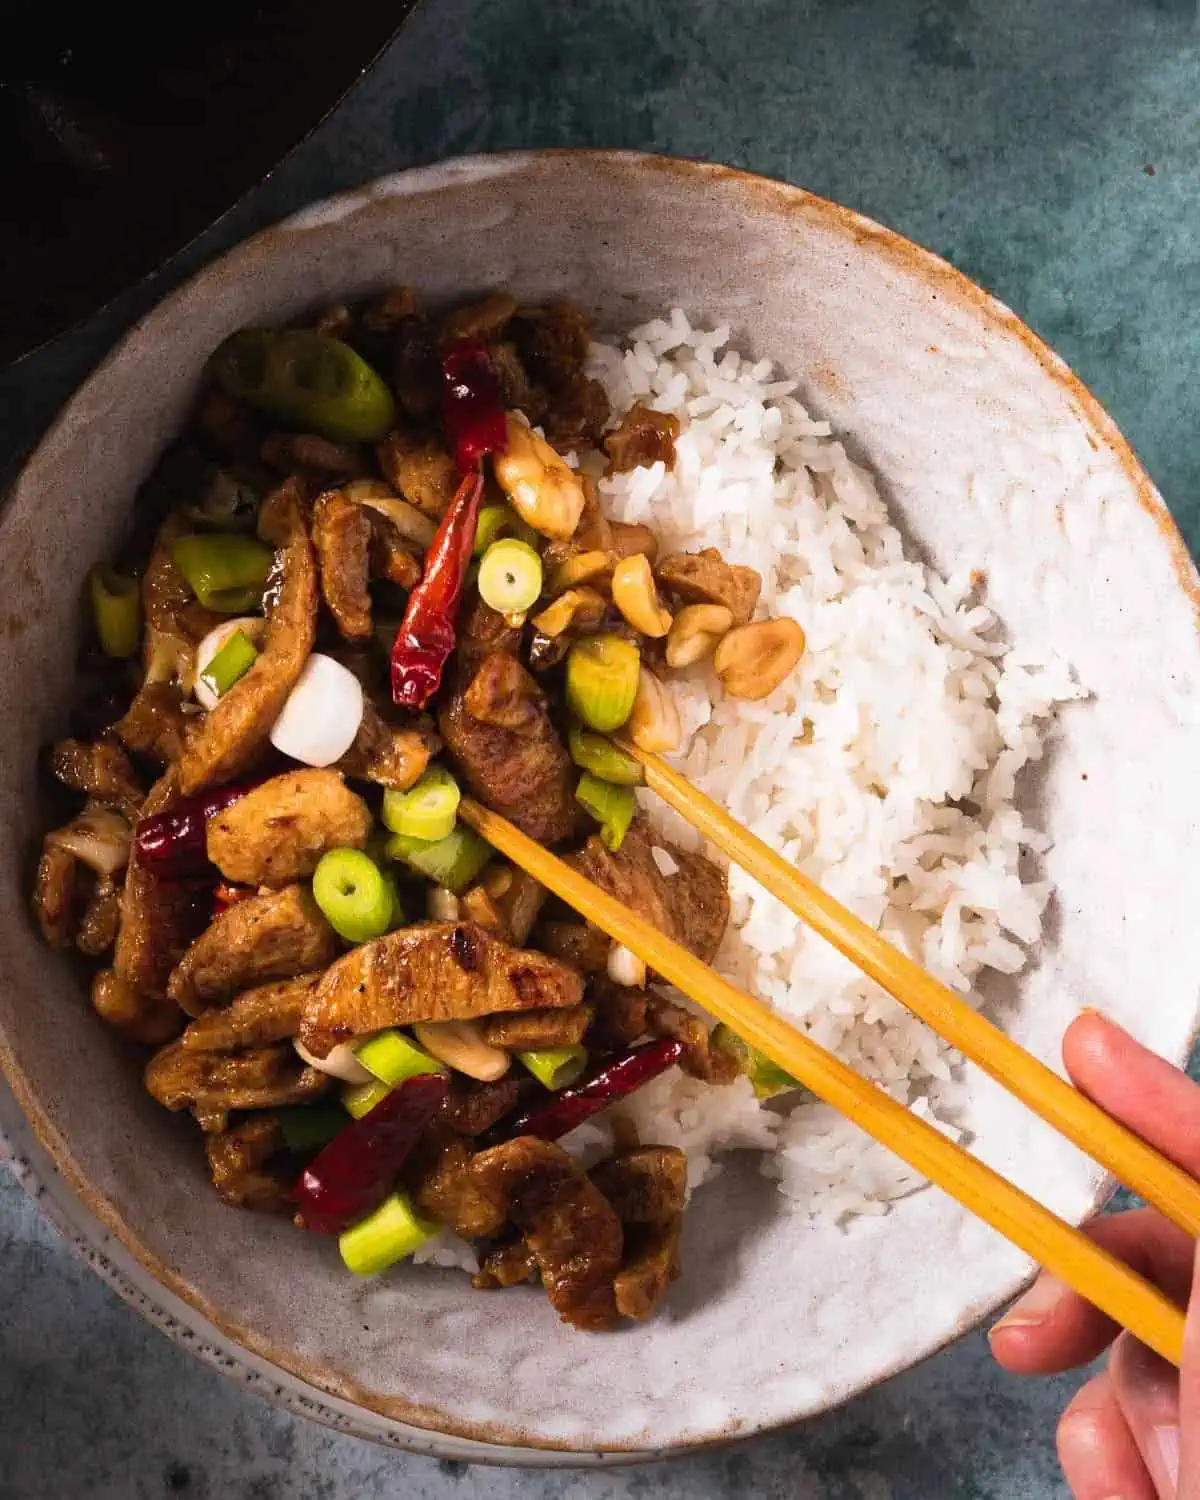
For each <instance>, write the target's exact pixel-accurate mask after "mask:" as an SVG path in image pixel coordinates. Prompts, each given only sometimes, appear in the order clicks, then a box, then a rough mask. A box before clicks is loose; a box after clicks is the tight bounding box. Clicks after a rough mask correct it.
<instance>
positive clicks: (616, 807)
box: [575, 771, 637, 854]
mask: <svg viewBox="0 0 1200 1500" xmlns="http://www.w3.org/2000/svg"><path fill="white" fill-rule="evenodd" d="M575 800H576V802H578V803H579V804H580V806H581V807H585V808H586V809H587V810H588V812H590V813H591V815H592V817H593V818H595V820H596V822H597V823H599V824H600V839H601V842H602V843H603V844H604V845H605V847H606V848H608V849H611V850H612V851H613V853H614V854H615V853H616V852H617V850H618V849H619V848H620V847H621V842H622V840H623V839H624V837H625V835H626V833H627V832H628V831H629V825H630V823H632V822H633V815H634V813H635V812H636V811H637V799H636V798H635V797H634V795H633V788H632V787H628V786H613V785H612V783H611V782H609V781H601V780H600V778H599V777H598V776H593V775H592V773H591V772H590V771H585V772H584V773H583V775H582V776H581V777H580V778H579V785H578V786H577V787H576V788H575Z"/></svg>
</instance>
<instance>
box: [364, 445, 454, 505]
mask: <svg viewBox="0 0 1200 1500" xmlns="http://www.w3.org/2000/svg"><path fill="white" fill-rule="evenodd" d="M379 467H380V468H381V469H382V470H383V474H384V478H385V479H386V480H387V482H388V483H389V484H390V485H391V487H392V488H393V489H394V490H395V491H396V493H397V494H398V495H403V496H404V498H405V499H406V500H407V501H408V503H409V504H410V505H415V506H416V507H417V509H418V510H419V511H423V512H424V514H425V515H427V516H432V517H433V518H434V519H435V520H437V519H439V518H440V517H441V515H442V513H443V512H444V511H445V509H446V507H447V506H448V505H449V504H450V502H451V500H453V498H454V491H455V490H456V489H457V488H458V479H459V475H458V466H457V464H455V462H454V459H453V458H452V457H451V455H450V453H449V452H448V451H447V449H446V448H445V446H444V445H443V444H442V443H441V442H440V441H439V440H438V439H437V438H436V437H434V436H433V434H432V433H414V432H406V431H396V432H391V433H389V434H388V435H387V437H386V438H384V440H383V442H382V443H381V444H380V446H379Z"/></svg>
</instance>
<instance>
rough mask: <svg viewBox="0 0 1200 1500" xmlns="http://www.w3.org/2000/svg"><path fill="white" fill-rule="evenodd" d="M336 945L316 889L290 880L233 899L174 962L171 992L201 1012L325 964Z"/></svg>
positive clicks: (182, 1004) (185, 1006)
mask: <svg viewBox="0 0 1200 1500" xmlns="http://www.w3.org/2000/svg"><path fill="white" fill-rule="evenodd" d="M337 951H338V941H337V937H336V935H335V933H334V931H333V928H332V927H330V925H329V923H328V922H327V921H326V920H325V918H324V917H323V916H322V914H321V909H320V907H319V906H318V905H317V903H316V902H315V901H314V900H313V898H312V893H311V892H310V891H309V890H308V888H307V887H306V886H302V885H289V886H286V887H285V888H284V889H283V890H282V891H271V892H270V893H269V894H267V895H262V896H250V897H248V898H247V899H246V900H245V901H238V902H235V904H234V905H233V906H231V907H229V908H228V909H227V910H225V911H223V912H222V913H221V914H220V916H218V917H216V918H215V919H214V920H213V922H212V923H210V925H209V926H208V927H207V928H206V929H205V930H204V932H202V933H201V934H200V936H199V937H198V938H197V939H196V941H195V942H194V943H193V944H192V945H191V947H190V948H189V949H188V950H187V952H186V953H185V954H184V955H183V957H182V958H181V959H180V961H179V963H178V964H176V966H175V968H174V970H173V971H172V974H171V979H170V983H169V984H168V986H167V993H168V994H169V995H170V996H171V999H172V1000H174V1001H175V1003H176V1004H177V1005H178V1006H179V1007H180V1008H181V1009H182V1010H185V1011H186V1012H187V1013H188V1015H189V1016H198V1015H199V1014H200V1013H201V1012H202V1011H205V1010H207V1009H208V1008H209V1006H210V1005H220V1004H223V1003H224V1002H225V1001H227V1000H228V999H229V998H230V997H231V996H233V995H236V994H238V993H239V991H241V990H245V989H249V988H250V987H251V986H252V985H257V984H265V983H266V982H267V980H269V979H294V978H295V977H296V975H297V974H304V973H307V972H308V970H310V969H323V968H324V967H325V965H326V964H328V963H331V962H332V961H333V958H334V955H335V954H336V953H337ZM359 951H360V952H361V951H362V950H361V949H360V950H359ZM387 1024H388V1023H387V1022H386V1021H383V1022H381V1023H380V1026H381V1027H382V1026H386V1025H387Z"/></svg>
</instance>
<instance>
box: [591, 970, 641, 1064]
mask: <svg viewBox="0 0 1200 1500" xmlns="http://www.w3.org/2000/svg"><path fill="white" fill-rule="evenodd" d="M587 993H588V1000H589V1002H590V1003H591V1007H592V1012H593V1016H594V1019H593V1021H592V1024H591V1026H590V1027H589V1029H588V1043H589V1045H590V1046H593V1047H598V1048H600V1049H601V1050H603V1051H606V1052H624V1051H625V1049H626V1048H627V1047H632V1046H633V1044H634V1042H636V1041H637V1040H638V1038H639V1037H642V1036H645V1034H646V991H645V990H639V989H633V988H630V987H628V986H626V985H623V984H614V983H613V982H612V980H611V979H609V978H607V977H606V976H605V975H603V974H600V975H597V976H596V977H595V978H594V979H592V980H591V981H590V982H589V984H588V990H587Z"/></svg>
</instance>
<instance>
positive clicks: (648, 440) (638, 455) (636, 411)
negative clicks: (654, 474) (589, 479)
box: [604, 401, 681, 474]
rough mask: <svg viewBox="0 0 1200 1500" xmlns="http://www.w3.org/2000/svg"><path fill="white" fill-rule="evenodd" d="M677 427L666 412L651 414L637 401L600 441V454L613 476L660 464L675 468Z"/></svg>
mask: <svg viewBox="0 0 1200 1500" xmlns="http://www.w3.org/2000/svg"><path fill="white" fill-rule="evenodd" d="M680 430H681V424H680V421H679V418H678V417H674V416H671V414H670V413H669V412H664V411H654V410H652V409H651V408H650V407H649V406H643V405H642V403H641V402H640V401H638V402H635V403H634V405H633V406H631V407H630V408H629V410H628V411H627V412H626V413H625V415H624V416H623V417H622V418H621V425H620V426H619V427H617V428H614V430H613V431H612V432H610V433H608V434H607V435H606V437H605V439H604V451H605V452H606V453H607V454H608V459H609V464H610V466H611V468H612V472H613V473H614V474H624V473H626V472H627V471H628V470H629V469H644V468H648V467H649V466H650V465H651V464H656V463H664V464H666V466H667V468H668V469H673V468H674V467H675V439H676V438H677V437H678V436H679V433H680Z"/></svg>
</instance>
